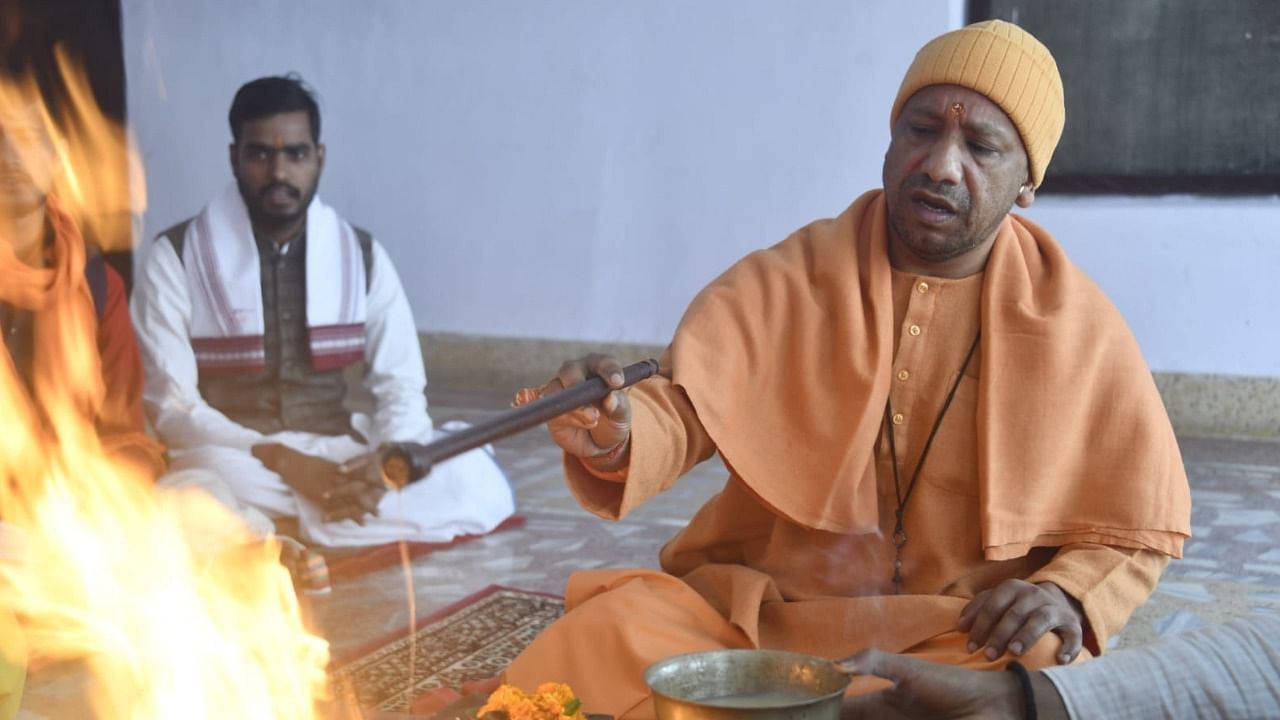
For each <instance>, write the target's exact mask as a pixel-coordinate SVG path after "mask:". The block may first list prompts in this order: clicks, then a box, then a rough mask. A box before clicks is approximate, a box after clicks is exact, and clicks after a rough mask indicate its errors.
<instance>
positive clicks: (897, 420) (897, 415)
mask: <svg viewBox="0 0 1280 720" xmlns="http://www.w3.org/2000/svg"><path fill="white" fill-rule="evenodd" d="M904 420H906V418H905V417H903V416H902V413H894V414H893V424H894V425H901V424H902V421H904Z"/></svg>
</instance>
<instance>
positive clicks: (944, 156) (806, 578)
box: [506, 21, 1190, 718]
mask: <svg viewBox="0 0 1280 720" xmlns="http://www.w3.org/2000/svg"><path fill="white" fill-rule="evenodd" d="M1064 118H1065V110H1064V107H1063V96H1062V83H1061V79H1060V77H1059V75H1058V71H1057V66H1056V64H1055V62H1054V61H1053V58H1052V56H1051V55H1050V53H1049V51H1048V50H1047V48H1045V47H1044V46H1043V45H1042V44H1041V43H1040V42H1039V41H1038V40H1036V39H1035V38H1034V37H1032V36H1031V35H1030V34H1028V33H1026V32H1025V31H1023V30H1021V29H1020V28H1018V27H1016V26H1014V25H1011V24H1008V23H1005V22H1001V21H991V22H986V23H979V24H977V25H973V26H969V27H966V28H962V29H960V30H956V31H953V32H950V33H947V34H944V35H942V36H940V37H938V38H935V39H934V40H933V41H931V42H930V43H928V44H927V45H926V46H925V47H924V48H922V49H921V51H920V52H919V53H918V54H917V56H916V58H915V60H914V62H913V64H912V65H911V67H910V69H909V70H908V71H907V74H906V77H905V79H904V81H903V83H902V86H901V89H900V91H899V94H898V97H897V100H896V102H895V103H894V106H893V108H892V110H891V112H890V122H891V129H892V139H891V142H890V146H889V149H888V152H887V153H886V155H885V162H884V169H883V180H884V188H883V190H875V191H871V192H868V193H866V194H865V195H863V196H862V197H860V198H858V199H857V200H856V201H855V202H854V203H853V205H852V206H851V207H849V208H848V209H847V210H845V211H844V212H843V213H842V214H840V216H839V217H836V218H834V219H829V220H820V221H817V222H815V223H812V224H810V225H808V226H806V227H804V228H802V229H800V230H799V231H797V232H796V233H794V234H793V235H792V236H790V237H789V238H787V239H786V240H784V241H783V242H781V243H779V244H777V245H775V246H773V247H771V248H768V249H765V250H761V251H758V252H755V253H752V254H751V255H748V256H747V257H746V258H744V259H742V260H741V261H739V262H738V263H737V264H736V265H734V266H733V267H732V268H730V269H729V270H728V271H727V272H725V273H724V274H723V275H722V276H720V277H719V278H718V279H717V280H715V281H714V282H712V283H711V285H709V286H708V287H707V288H705V289H704V290H703V291H702V292H701V293H700V294H699V295H698V296H697V297H696V298H695V299H694V301H693V303H692V304H691V305H690V307H689V309H688V311H687V312H686V314H685V316H684V318H683V319H682V321H681V323H680V326H679V328H678V329H677V331H676V335H675V337H674V339H673V341H672V343H671V345H670V346H669V348H668V351H667V352H666V353H665V354H664V357H663V358H662V372H661V376H660V377H656V378H652V379H650V380H647V381H645V382H642V383H640V384H637V385H636V386H634V387H633V388H631V389H630V390H629V391H621V390H617V391H615V392H613V393H610V394H609V395H608V396H607V397H606V398H605V399H604V400H603V401H601V402H600V403H599V404H598V405H596V406H592V407H588V408H585V409H583V410H581V411H579V412H578V413H576V414H575V415H574V416H571V417H569V418H562V419H559V420H557V421H553V422H552V423H551V424H550V429H551V431H552V436H553V437H554V438H555V440H556V441H557V442H558V443H559V444H560V446H561V447H562V448H564V450H565V451H566V454H565V460H564V466H565V474H566V477H567V480H568V483H569V486H570V488H571V490H572V491H573V492H574V493H575V495H576V497H577V498H578V500H579V501H580V502H581V503H582V504H583V505H584V506H585V507H586V508H587V509H588V510H590V511H592V512H594V513H596V514H598V515H600V516H602V517H607V518H621V517H624V516H625V515H626V514H627V513H628V512H629V511H630V510H631V509H633V508H635V507H636V506H637V505H639V504H640V503H642V502H644V501H645V500H646V499H648V498H650V497H652V496H654V495H655V494H657V493H660V492H662V491H663V490H665V489H666V488H668V487H669V486H670V485H671V484H672V483H674V482H675V481H676V480H677V478H679V477H680V476H681V475H682V474H683V473H684V472H686V471H687V470H689V469H690V468H691V467H693V466H694V465H695V464H697V463H699V462H702V461H704V460H707V459H708V458H710V457H711V456H712V455H713V454H716V453H717V452H718V453H719V455H720V456H721V458H722V459H723V461H724V464H725V466H726V468H727V469H728V471H729V478H728V481H727V483H726V484H725V487H724V489H723V490H722V491H721V492H720V493H719V494H718V495H716V496H715V497H713V498H712V499H711V500H709V501H708V502H707V503H706V504H705V505H704V506H703V507H702V508H701V509H700V510H699V511H698V512H697V514H696V515H695V516H694V518H693V519H692V520H691V521H690V523H689V524H688V526H687V527H686V528H684V529H683V530H682V531H681V532H680V533H679V534H677V535H676V537H675V538H673V539H672V540H671V541H670V542H668V543H667V545H666V546H665V547H664V548H663V549H662V552H661V555H660V560H661V565H662V568H663V571H664V572H656V571H650V570H597V571H588V572H580V573H577V574H575V575H574V576H573V577H571V578H570V580H569V585H568V588H567V591H566V600H567V608H568V612H567V614H566V615H565V617H564V618H562V619H561V620H560V621H558V622H557V623H556V624H554V625H552V626H551V627H550V628H548V630H547V631H546V632H544V633H543V634H542V635H541V636H540V637H538V638H537V639H536V640H535V641H534V642H533V643H532V645H531V646H530V647H529V648H528V649H527V650H526V651H525V652H524V653H523V654H522V655H521V656H520V657H518V658H517V659H516V660H515V662H514V663H513V664H512V665H511V667H510V668H509V669H508V672H507V675H506V679H507V681H508V682H511V683H514V684H517V685H520V686H524V687H530V688H532V687H534V686H536V685H537V684H538V683H539V682H542V681H547V680H556V681H560V682H567V683H569V684H570V685H571V686H572V687H573V688H574V689H575V690H576V691H578V693H579V694H580V696H581V698H582V700H583V704H584V706H585V707H587V708H589V709H591V710H592V711H594V712H603V713H610V714H613V715H616V716H619V717H622V718H644V717H652V714H653V709H652V703H651V700H650V698H649V692H648V689H647V688H646V686H645V683H644V679H643V672H644V670H645V668H646V667H647V666H648V665H649V664H651V663H653V662H655V661H657V660H660V659H662V658H665V657H668V656H671V655H676V654H679V653H685V652H693V651H701V650H712V649H722V648H757V647H759V648H776V649H784V650H794V651H801V652H806V653H812V654H817V655H822V656H825V657H828V658H833V659H835V658H842V657H847V656H849V655H852V654H853V653H855V652H858V651H860V650H862V649H865V648H878V649H880V650H884V651H890V652H899V653H906V654H909V655H912V656H915V657H919V658H924V659H928V660H933V661H938V662H943V663H948V664H953V665H964V666H970V667H975V668H983V669H996V668H1001V667H1004V666H1005V665H1006V664H1008V663H1009V662H1010V661H1011V660H1014V659H1017V660H1019V661H1021V662H1022V663H1023V664H1025V665H1026V666H1027V667H1030V668H1033V669H1034V668H1038V667H1043V666H1047V665H1051V664H1055V663H1070V662H1076V661H1078V660H1080V659H1084V658H1087V657H1089V656H1091V655H1097V654H1100V653H1101V652H1103V650H1104V649H1105V648H1106V646H1107V641H1108V639H1109V638H1110V637H1111V636H1112V635H1113V634H1114V633H1115V632H1116V631H1117V630H1119V629H1120V628H1121V627H1122V626H1123V625H1124V623H1125V622H1126V620H1127V619H1128V617H1129V615H1130V614H1131V612H1132V611H1133V610H1134V608H1135V607H1137V606H1138V605H1139V604H1140V603H1142V602H1143V601H1144V600H1145V599H1146V598H1147V596H1148V595H1149V594H1150V593H1151V592H1152V590H1153V589H1154V588H1155V585H1156V582H1157V579H1158V577H1159V575H1160V573H1161V571H1162V570H1163V568H1164V567H1165V565H1166V564H1167V562H1168V560H1169V558H1170V557H1177V556H1178V555H1179V554H1180V553H1181V548H1182V543H1183V540H1184V539H1185V538H1186V537H1187V536H1188V534H1189V514H1190V499H1189V489H1188V486H1187V481H1186V475H1185V472H1184V470H1183V467H1182V462H1181V458H1180V454H1179V452H1178V448H1177V443H1176V440H1175V438H1174V435H1173V431H1172V428H1171V427H1170V424H1169V421H1168V416H1167V414H1166V413H1165V410H1164V407H1163V405H1162V403H1161V400H1160V398H1159V395H1158V394H1157V392H1156V389H1155V385H1154V383H1153V381H1152V378H1151V374H1150V372H1149V370H1148V368H1147V367H1146V365H1145V363H1144V361H1143V359H1142V357H1141V355H1140V353H1139V350H1138V347H1137V344H1136V342H1135V341H1134V339H1133V337H1132V335H1131V333H1130V332H1129V330H1128V328H1127V327H1126V326H1125V324H1124V321H1123V320H1122V319H1121V317H1120V316H1119V314H1118V312H1117V311H1116V310H1115V308H1114V307H1113V306H1112V305H1111V304H1110V302H1109V301H1108V300H1107V299H1106V298H1105V297H1104V296H1103V294H1102V293H1101V291H1100V290H1099V289H1098V288H1097V287H1096V286H1095V285H1094V284H1093V283H1092V282H1091V281H1090V280H1089V279H1088V278H1086V277H1085V275H1084V274H1083V273H1082V272H1081V271H1079V270H1078V269H1076V268H1075V267H1074V266H1073V265H1072V264H1071V263H1070V261H1069V260H1068V259H1067V258H1066V256H1065V254H1064V253H1063V251H1062V249H1061V248H1060V247H1059V246H1058V244H1057V243H1056V242H1055V241H1054V240H1053V238H1052V237H1051V236H1050V234H1049V233H1048V232H1047V231H1045V230H1044V229H1043V228H1041V227H1039V226H1037V225H1036V224H1034V223H1032V222H1031V221H1029V220H1027V219H1025V218H1023V217H1020V216H1017V215H1014V214H1011V213H1010V210H1011V209H1012V207H1013V206H1014V205H1015V204H1016V205H1018V206H1019V207H1028V206H1030V205H1031V203H1032V202H1033V201H1034V198H1035V190H1036V188H1037V186H1039V185H1040V183H1041V181H1042V179H1043V177H1044V173H1045V169H1046V167H1047V165H1048V163H1049V159H1050V156H1051V155H1052V153H1053V150H1054V147H1055V146H1056V144H1057V141H1058V139H1059V137H1060V135H1061V131H1062V127H1063V123H1064ZM591 374H599V375H601V376H603V377H604V378H605V379H606V380H607V381H609V382H610V383H611V384H612V386H613V387H617V386H618V385H619V384H620V383H621V372H620V366H619V364H618V363H617V361H616V360H614V359H613V358H609V357H605V356H589V357H587V358H584V359H582V360H579V361H574V362H569V363H566V364H565V365H564V367H562V368H561V370H560V372H559V374H558V376H557V378H556V379H554V380H553V381H552V382H551V383H549V384H548V385H547V387H545V388H544V392H554V391H556V390H557V389H558V388H560V387H563V386H569V385H572V384H574V383H577V382H581V381H582V380H583V379H584V378H585V377H587V376H589V375H591ZM874 685H875V682H874V681H870V680H867V681H865V682H856V683H855V686H854V689H853V692H859V691H861V690H866V689H869V688H870V687H872V686H874Z"/></svg>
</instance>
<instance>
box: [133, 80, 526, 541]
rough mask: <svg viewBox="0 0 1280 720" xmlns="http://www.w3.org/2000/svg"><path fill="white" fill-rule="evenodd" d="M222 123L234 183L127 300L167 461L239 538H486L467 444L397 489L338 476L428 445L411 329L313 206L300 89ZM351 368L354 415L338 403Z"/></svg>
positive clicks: (313, 122) (405, 309)
mask: <svg viewBox="0 0 1280 720" xmlns="http://www.w3.org/2000/svg"><path fill="white" fill-rule="evenodd" d="M230 123H231V133H232V136H233V138H234V142H233V143H232V144H231V148H230V149H231V169H232V172H233V174H234V175H235V180H236V182H235V184H232V185H228V187H227V188H226V190H225V191H223V192H222V193H220V194H219V195H217V196H216V197H214V198H213V200H211V201H210V202H209V204H208V205H207V206H205V208H204V209H203V210H201V212H200V213H199V214H198V215H196V216H195V217H194V218H191V219H189V220H187V221H185V222H183V223H180V224H178V225H177V226H175V227H173V228H170V229H169V230H167V231H165V232H164V233H162V234H161V236H160V237H159V238H157V239H156V242H155V243H154V245H153V246H152V248H151V251H150V253H149V254H148V257H147V258H146V261H145V264H144V268H143V270H142V272H141V277H140V278H139V279H138V281H137V288H136V289H135V291H134V294H133V321H134V325H135V326H136V329H137V333H138V339H139V340H140V343H141V346H142V351H143V352H142V355H143V360H144V365H145V369H146V374H147V378H146V390H145V396H144V399H145V402H146V406H147V410H148V412H149V414H150V416H151V420H152V422H153V424H154V426H155V429H156V431H157V433H158V434H159V435H160V438H161V439H162V440H163V441H164V443H165V444H166V445H167V446H168V447H169V449H170V453H171V461H172V465H173V467H175V468H186V467H203V468H209V469H212V470H215V471H216V472H217V474H218V475H219V476H220V477H221V479H222V481H223V483H225V484H224V485H220V486H218V487H209V488H207V489H209V490H210V491H211V492H212V493H213V494H214V495H215V496H217V497H219V499H221V500H222V501H223V502H224V503H226V504H228V505H230V506H231V507H232V509H233V510H235V511H237V512H238V513H239V514H240V515H241V516H242V517H244V518H245V519H246V521H247V522H248V523H249V524H250V526H251V527H253V528H254V529H256V530H258V531H260V532H262V533H267V532H270V531H271V530H272V520H274V519H277V518H281V517H295V516H296V517H297V519H298V523H299V532H300V534H301V536H302V537H301V539H302V540H304V541H307V542H311V543H314V544H318V545H325V546H329V547H342V546H359V545H373V544H381V543H387V542H393V541H397V540H402V539H403V540H410V541H424V542H436V541H444V540H449V539H451V538H453V537H455V536H458V535H463V534H477V533H485V532H488V531H490V530H492V529H494V527H496V526H497V525H498V524H499V523H501V522H502V520H504V519H505V518H507V517H508V516H509V515H510V514H511V513H512V511H513V509H514V505H513V500H512V495H511V489H510V486H509V485H508V483H507V480H506V478H505V476H504V475H503V474H502V472H501V470H499V468H498V466H497V465H496V464H495V463H494V462H493V459H492V458H491V457H490V456H489V455H488V454H487V453H485V452H484V451H483V450H475V451H472V452H470V453H467V454H465V455H462V456H460V457H457V458H455V459H453V460H451V461H449V462H446V463H443V464H441V465H440V466H437V467H435V468H433V470H432V473H431V475H430V477H428V478H427V479H425V480H424V481H422V482H418V483H416V484H413V485H410V486H408V487H407V488H406V489H404V490H403V491H399V492H385V493H384V491H383V489H382V487H381V485H380V484H370V485H366V486H363V487H361V485H360V484H359V483H353V482H351V478H350V477H347V476H346V475H345V474H344V473H343V472H342V471H341V470H340V469H339V467H338V465H337V464H336V463H340V462H342V461H344V460H348V459H350V458H353V457H355V456H357V455H360V454H362V453H364V452H368V451H369V449H370V448H371V447H376V446H377V444H379V443H381V442H389V441H412V442H420V443H423V442H428V441H429V440H430V439H431V436H432V424H431V418H430V417H429V416H428V415H427V406H426V395H425V394H424V388H425V386H426V374H425V371H424V369H423V362H422V351H421V348H420V346H419V344H418V335H417V328H416V327H415V325H414V322H413V316H412V314H411V312H410V309H409V303H408V301H407V299H406V298H405V295H404V290H403V289H402V287H401V285H400V280H399V278H398V276H397V275H396V271H395V268H394V267H393V266H392V264H391V260H390V258H389V257H388V256H387V254H386V252H385V251H384V250H383V248H382V246H381V245H379V244H378V243H377V242H375V241H374V240H373V239H372V238H371V237H370V236H369V234H368V233H367V232H364V231H363V230H360V229H359V228H356V227H354V226H353V225H351V224H350V223H348V222H347V221H345V220H343V219H342V218H341V217H339V216H338V214H337V213H336V212H334V210H333V208H331V207H329V206H328V205H325V204H324V203H323V202H321V201H320V199H319V198H318V197H316V186H317V185H318V183H319V179H320V171H321V169H322V168H323V167H324V151H325V148H324V145H321V144H320V142H319V137H320V115H319V109H318V107H317V105H316V102H315V99H314V98H313V97H312V95H311V93H310V91H309V90H308V88H307V87H306V86H305V85H304V84H303V83H302V82H301V80H299V79H298V78H297V77H296V76H289V77H265V78H260V79H258V80H254V81H252V82H250V83H247V84H245V85H244V86H243V87H241V88H240V90H239V92H237V93H236V97H235V100H234V101H233V103H232V105H231V112H230ZM361 360H363V361H364V363H365V375H364V381H363V384H364V386H365V388H366V389H367V390H368V391H369V393H370V394H371V395H372V396H373V400H374V409H373V412H372V415H371V416H370V415H366V414H356V415H352V414H351V413H350V411H349V410H347V409H346V408H345V407H344V405H343V401H344V397H345V396H346V394H347V383H346V380H345V373H344V369H345V368H347V367H348V366H350V365H352V364H353V363H356V362H359V361H361ZM353 488H354V489H353Z"/></svg>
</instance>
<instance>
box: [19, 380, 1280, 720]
mask: <svg viewBox="0 0 1280 720" xmlns="http://www.w3.org/2000/svg"><path fill="white" fill-rule="evenodd" d="M508 399H509V395H506V394H505V393H504V394H503V395H502V396H495V395H492V394H486V393H480V392H476V393H460V392H444V391H437V390H435V389H433V390H432V392H431V411H432V416H433V418H434V419H435V420H436V422H437V423H442V422H444V421H447V420H454V419H457V420H464V421H470V422H476V421H479V420H482V419H484V418H486V417H490V416H492V415H493V414H494V413H496V412H500V411H501V410H502V409H504V408H505V403H506V402H507V401H508ZM1180 442H1181V447H1182V451H1183V455H1184V460H1185V462H1186V465H1187V469H1188V474H1189V476H1190V478H1191V484H1192V493H1193V511H1192V525H1193V533H1194V537H1193V539H1192V540H1191V541H1190V542H1188V544H1187V546H1186V552H1185V555H1186V556H1185V557H1184V558H1183V559H1182V560H1179V561H1175V562H1174V563H1172V564H1171V565H1170V567H1169V569H1168V571H1167V572H1166V573H1165V575H1164V578H1163V579H1162V581H1161V583H1160V586H1159V588H1158V590H1157V592H1156V594H1155V595H1154V596H1153V598H1152V600H1151V601H1150V602H1149V603H1148V604H1147V605H1146V606H1144V607H1143V608H1142V609H1140V610H1139V611H1138V613H1137V614H1135V616H1134V618H1133V620H1132V621H1131V623H1130V625H1129V626H1128V627H1127V628H1126V630H1125V632H1124V633H1122V634H1121V636H1120V638H1118V644H1119V645H1121V646H1123V645H1127V644H1136V643H1142V642H1147V641H1149V640H1151V639H1152V638H1155V637H1158V636H1160V635H1162V634H1166V633H1172V632H1178V631H1181V630H1185V629H1188V628H1193V627H1196V626H1198V625H1201V624H1204V623H1207V622H1215V621H1218V620H1222V619H1227V618H1230V617H1234V616H1237V615H1240V614H1244V613H1249V612H1280V441H1262V440H1235V439H1217V438H1196V437H1184V438H1180ZM495 451H496V453H497V458H498V462H499V464H500V465H502V467H503V468H504V469H506V471H507V473H508V474H509V476H510V478H511V480H512V484H513V486H514V488H515V491H516V495H517V502H518V512H519V513H521V514H522V515H524V516H525V517H526V518H527V519H528V521H527V523H526V524H525V525H524V526H523V527H521V528H518V529H514V530H508V531H504V532H501V533H497V534H494V535H490V536H488V537H484V538H481V539H478V540H474V541H470V542H467V543H464V544H460V545H458V546H455V547H452V548H449V549H447V550H443V551H438V552H436V553H433V554H431V555H428V556H425V557H422V558H418V559H417V560H415V561H414V562H413V563H412V564H411V567H410V572H411V574H412V587H413V593H414V595H413V599H412V610H411V603H410V600H409V597H408V595H407V592H408V591H407V589H406V588H407V584H406V582H405V577H404V574H403V570H402V568H399V567H390V568H386V569H384V570H380V571H375V572H372V573H369V574H366V575H364V576H361V577H356V578H351V579H348V580H342V581H337V582H335V583H334V585H333V588H332V592H331V593H329V594H327V595H320V596H306V597H305V605H306V611H307V613H308V614H309V616H310V618H311V619H312V621H313V622H314V624H315V625H316V627H318V628H319V629H320V631H321V633H322V634H323V635H325V636H326V637H327V638H328V639H329V640H330V642H331V645H332V651H333V653H334V654H335V655H337V656H341V655H343V654H345V653H349V652H350V651H352V650H353V649H355V648H358V647H360V646H363V645H365V644H366V643H368V642H369V641H370V640H372V639H374V638H379V637H382V636H384V635H387V634H389V633H392V632H394V631H398V630H400V629H401V628H404V627H406V626H407V625H408V623H409V619H410V617H411V616H412V615H416V616H423V615H426V614H428V613H430V612H432V611H434V610H437V609H440V608H443V607H445V606H447V605H449V604H451V603H453V602H455V601H457V600H459V599H461V598H464V597H466V596H467V595H469V594H471V593H473V592H476V591H477V590H480V589H481V588H484V587H486V586H488V585H490V584H500V585H506V586H510V587H516V588H522V589H526V590H536V591H544V592H551V593H560V592H561V591H562V590H563V587H564V583H565V580H566V579H567V578H568V576H569V574H570V573H571V572H573V571H575V570H579V569H583V568H598V567H611V566H613V567H655V566H656V558H657V552H658V549H659V548H660V547H661V545H662V543H663V542H665V540H666V539H667V538H669V537H670V536H671V535H672V534H674V533H675V532H676V531H677V530H678V529H679V528H680V527H681V526H682V525H683V524H684V523H685V522H686V521H687V520H688V518H689V517H690V516H691V515H692V513H693V511H694V510H695V509H696V508H697V507H698V506H699V505H700V504H701V503H702V501H704V500H705V499H706V498H707V497H709V496H710V495H712V494H714V493H715V492H717V491H718V490H719V488H720V485H721V483H722V482H723V478H724V469H723V467H722V466H721V465H720V463H718V462H717V461H715V460H712V461H710V462H707V463H703V464H702V465H701V466H699V467H698V468H696V469H695V470H694V471H693V472H692V473H690V475H689V476H688V477H686V478H684V479H683V480H682V481H681V482H680V483H678V484H677V485H676V486H675V487H674V488H673V489H672V490H671V491H669V492H668V493H666V494H664V495H662V496H660V497H658V498H656V499H655V500H654V501H652V502H651V503H649V504H648V505H646V506H644V507H643V508H641V509H640V510H638V511H637V512H635V513H633V514H632V515H631V516H629V517H628V518H627V519H626V520H624V521H622V522H618V523H610V522H605V521H602V520H599V519H597V518H595V517H594V516H591V515H589V514H587V513H586V512H584V511H582V510H581V509H580V508H579V507H578V506H577V504H576V503H575V502H574V500H573V499H572V498H571V497H570V495H569V494H568V492H567V490H566V489H565V486H564V483H563V480H562V478H561V475H560V466H559V453H558V451H557V450H556V449H555V447H554V446H553V445H552V443H551V441H550V439H549V438H548V436H547V434H546V431H545V430H543V429H540V428H538V429H534V430H531V431H529V432H526V433H523V434H521V435H517V436H514V437H511V438H507V439H505V440H502V441H500V442H499V443H497V444H496V447H495ZM77 687H78V685H77V682H76V671H75V669H74V668H67V667H54V668H48V669H45V670H43V671H41V672H40V673H34V674H33V675H32V676H31V678H30V680H29V687H28V692H27V696H26V698H25V700H24V703H23V710H22V711H21V712H20V714H19V717H20V718H23V719H25V720H37V719H40V718H77V717H83V716H84V714H83V708H78V709H73V706H74V703H75V702H76V701H75V700H74V698H76V697H77V696H76V689H77ZM77 710H79V711H77Z"/></svg>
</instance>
